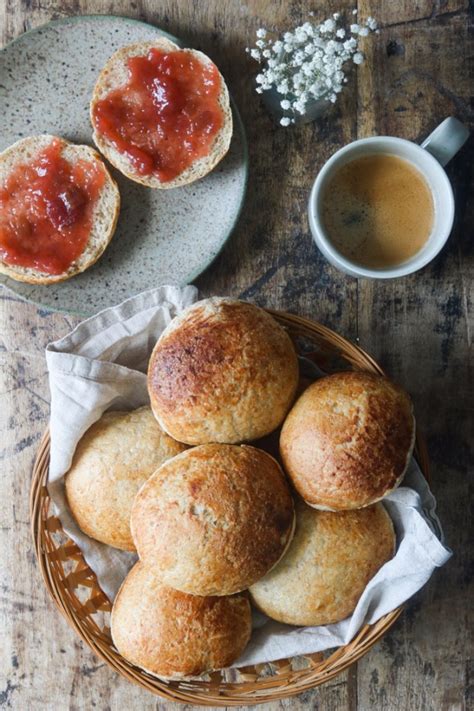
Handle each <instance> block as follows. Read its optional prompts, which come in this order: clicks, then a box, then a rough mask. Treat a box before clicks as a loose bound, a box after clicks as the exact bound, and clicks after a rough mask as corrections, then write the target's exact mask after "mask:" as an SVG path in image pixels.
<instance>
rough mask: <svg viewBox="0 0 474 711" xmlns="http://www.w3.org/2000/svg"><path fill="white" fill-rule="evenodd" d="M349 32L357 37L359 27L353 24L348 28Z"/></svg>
mask: <svg viewBox="0 0 474 711" xmlns="http://www.w3.org/2000/svg"><path fill="white" fill-rule="evenodd" d="M350 30H351V32H352V34H353V35H357V34H358V33H359V30H360V26H359V25H358V24H357V23H354V24H353V25H351V26H350Z"/></svg>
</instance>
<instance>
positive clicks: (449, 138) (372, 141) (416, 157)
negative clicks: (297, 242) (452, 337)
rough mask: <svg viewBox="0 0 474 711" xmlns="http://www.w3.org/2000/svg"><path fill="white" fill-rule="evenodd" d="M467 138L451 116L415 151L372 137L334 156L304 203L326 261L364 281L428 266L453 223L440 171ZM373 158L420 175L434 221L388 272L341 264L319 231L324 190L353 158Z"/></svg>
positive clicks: (450, 195) (344, 260)
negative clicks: (391, 158) (386, 158)
mask: <svg viewBox="0 0 474 711" xmlns="http://www.w3.org/2000/svg"><path fill="white" fill-rule="evenodd" d="M468 137H469V131H468V130H467V128H466V127H465V126H464V124H462V123H461V122H460V121H458V120H457V119H455V118H454V117H452V116H451V117H449V118H447V119H445V120H444V121H443V122H442V123H441V124H440V125H439V126H438V128H436V129H435V130H434V131H433V133H431V134H430V135H429V136H428V138H427V139H426V140H425V141H424V142H423V143H422V144H421V146H419V145H417V144H416V143H412V142H411V141H407V140H405V139H403V138H394V137H391V136H373V137H371V138H361V139H360V140H358V141H354V142H353V143H349V144H348V145H347V146H344V148H341V149H340V150H339V151H337V152H336V153H335V154H334V155H333V156H332V157H331V158H329V160H328V161H327V162H326V163H325V165H324V166H323V167H322V168H321V170H320V171H319V174H318V177H317V178H316V180H315V182H314V185H313V188H312V190H311V195H310V198H309V204H308V216H309V225H310V228H311V232H312V234H313V237H314V241H315V242H316V244H317V246H318V247H319V249H320V250H321V252H322V253H323V254H324V256H325V257H326V259H327V260H328V261H329V262H330V263H331V264H333V265H334V266H335V267H337V268H338V269H341V270H342V271H344V272H346V274H350V275H351V276H355V277H365V278H369V279H392V278H394V277H401V276H405V275H406V274H411V273H412V272H416V271H417V270H418V269H421V268H422V267H424V266H425V265H426V264H428V263H429V262H431V260H432V259H434V258H435V257H436V255H437V254H438V253H439V252H440V251H441V249H442V248H443V247H444V245H445V243H446V241H447V239H448V237H449V235H450V232H451V229H452V226H453V221H454V196H453V189H452V187H451V183H450V182H449V178H448V176H447V175H446V172H445V171H444V169H443V166H445V165H446V163H448V161H450V160H451V158H452V157H453V156H454V155H455V154H456V153H457V152H458V150H459V149H460V148H461V146H463V145H464V143H465V142H466V141H467V139H468ZM377 153H384V154H391V155H395V156H399V157H400V158H404V159H405V160H407V161H409V162H410V163H411V164H412V165H413V166H414V167H415V168H417V169H418V170H419V171H420V173H421V174H422V175H423V176H424V178H425V180H426V182H427V184H428V186H429V187H430V190H431V193H432V197H433V204H434V219H433V228H432V230H431V234H430V236H429V238H428V240H427V241H426V243H425V244H424V246H423V247H422V248H421V249H420V251H419V252H417V253H416V254H415V255H414V256H413V257H411V258H410V259H408V260H407V261H405V262H402V263H401V264H398V265H396V266H394V267H383V268H380V269H371V268H369V267H364V266H361V265H359V264H357V263H355V262H353V261H351V260H350V259H347V257H344V256H343V255H342V254H340V252H338V250H337V249H336V247H335V246H334V244H333V243H332V242H331V240H330V239H329V237H328V235H327V233H326V230H325V228H324V224H323V221H322V219H321V207H322V198H323V194H324V188H325V186H326V185H327V182H328V180H329V179H330V178H331V177H332V176H333V175H334V173H335V172H336V171H337V170H339V168H342V166H343V165H346V164H347V163H350V162H351V161H353V160H354V159H356V158H361V157H362V156H369V155H374V154H377Z"/></svg>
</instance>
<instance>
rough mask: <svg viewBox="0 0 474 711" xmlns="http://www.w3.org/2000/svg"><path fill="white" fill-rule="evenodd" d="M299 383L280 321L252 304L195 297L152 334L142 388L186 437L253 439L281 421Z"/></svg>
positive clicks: (170, 426)
mask: <svg viewBox="0 0 474 711" xmlns="http://www.w3.org/2000/svg"><path fill="white" fill-rule="evenodd" d="M297 384H298V361H297V357H296V352H295V349H294V346H293V344H292V342H291V339H290V337H289V336H288V334H287V333H286V332H285V331H284V329H283V328H282V327H281V326H280V325H279V324H278V323H277V322H276V321H275V320H274V319H273V317H272V316H270V315H269V314H267V313H266V312H265V311H263V309H260V308H259V307H257V306H254V305H253V304H248V303H245V302H243V301H234V300H232V299H226V298H216V297H214V298H210V299H205V300H204V301H200V302H197V303H196V304H194V305H193V306H191V307H190V308H189V309H187V310H186V311H184V312H183V313H182V314H180V315H179V316H178V317H177V318H176V319H174V320H173V321H172V322H171V324H170V325H169V326H168V327H167V328H166V330H165V331H164V332H163V334H162V335H161V337H160V338H159V340H158V342H157V344H156V346H155V348H154V350H153V353H152V355H151V358H150V364H149V368H148V391H149V394H150V400H151V407H152V410H153V412H154V413H155V417H156V418H157V420H158V422H159V423H160V425H161V426H162V427H163V429H164V430H165V431H166V432H168V434H170V435H171V436H172V437H174V438H175V439H177V440H179V441H180V442H186V443H187V444H205V443H208V442H225V443H231V444H232V443H238V442H246V441H252V440H254V439H258V438H259V437H263V436H264V435H266V434H268V433H270V432H272V431H273V430H274V429H276V428H277V427H278V426H279V425H280V424H281V422H282V421H283V419H284V417H285V415H286V413H287V412H288V409H289V408H290V406H291V403H292V402H293V399H294V395H295V392H296V387H297Z"/></svg>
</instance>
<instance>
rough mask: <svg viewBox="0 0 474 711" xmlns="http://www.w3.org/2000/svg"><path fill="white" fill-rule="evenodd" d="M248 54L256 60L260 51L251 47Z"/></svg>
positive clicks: (258, 58)
mask: <svg viewBox="0 0 474 711" xmlns="http://www.w3.org/2000/svg"><path fill="white" fill-rule="evenodd" d="M250 56H251V57H252V59H256V60H257V61H260V52H259V51H258V49H251V50H250Z"/></svg>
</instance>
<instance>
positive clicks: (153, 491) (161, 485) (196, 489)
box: [131, 444, 294, 595]
mask: <svg viewBox="0 0 474 711" xmlns="http://www.w3.org/2000/svg"><path fill="white" fill-rule="evenodd" d="M131 528H132V535H133V540H134V542H135V545H136V548H137V551H138V555H139V557H140V559H141V560H142V561H143V562H144V563H145V564H146V565H148V566H150V567H153V569H154V570H155V572H156V575H157V576H158V577H160V579H161V580H162V582H163V584H164V585H168V586H169V587H173V588H176V589H177V590H181V591H182V592H187V593H191V594H194V595H230V594H232V593H235V592H239V591H241V590H244V589H245V588H247V587H248V586H249V585H251V584H252V583H254V582H255V581H256V580H258V579H259V578H261V577H262V576H263V575H265V573H267V572H268V571H269V570H270V569H271V568H272V567H273V566H274V565H275V564H276V563H277V561H278V560H279V559H280V558H281V556H282V555H283V553H284V552H285V549H286V548H287V546H288V544H289V541H290V540H291V537H292V535H293V528H294V510H293V500H292V498H291V495H290V491H289V488H288V485H287V483H286V480H285V476H284V474H283V472H282V470H281V468H280V467H279V465H278V464H277V463H276V461H275V460H274V459H273V458H272V457H271V456H270V455H269V454H266V453H265V452H262V451H260V450H258V449H255V448H254V447H248V446H241V447H239V446H236V445H225V444H207V445H201V446H200V447H195V448H194V449H189V450H187V451H186V452H183V453H182V454H179V455H178V456H177V457H174V459H171V460H169V461H168V462H165V464H163V465H162V466H161V467H160V469H158V471H157V472H155V473H154V474H153V476H151V477H150V479H148V481H147V482H146V483H145V484H144V485H143V487H142V488H141V489H140V491H139V492H138V494H137V497H136V499H135V502H134V504H133V508H132V516H131Z"/></svg>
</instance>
